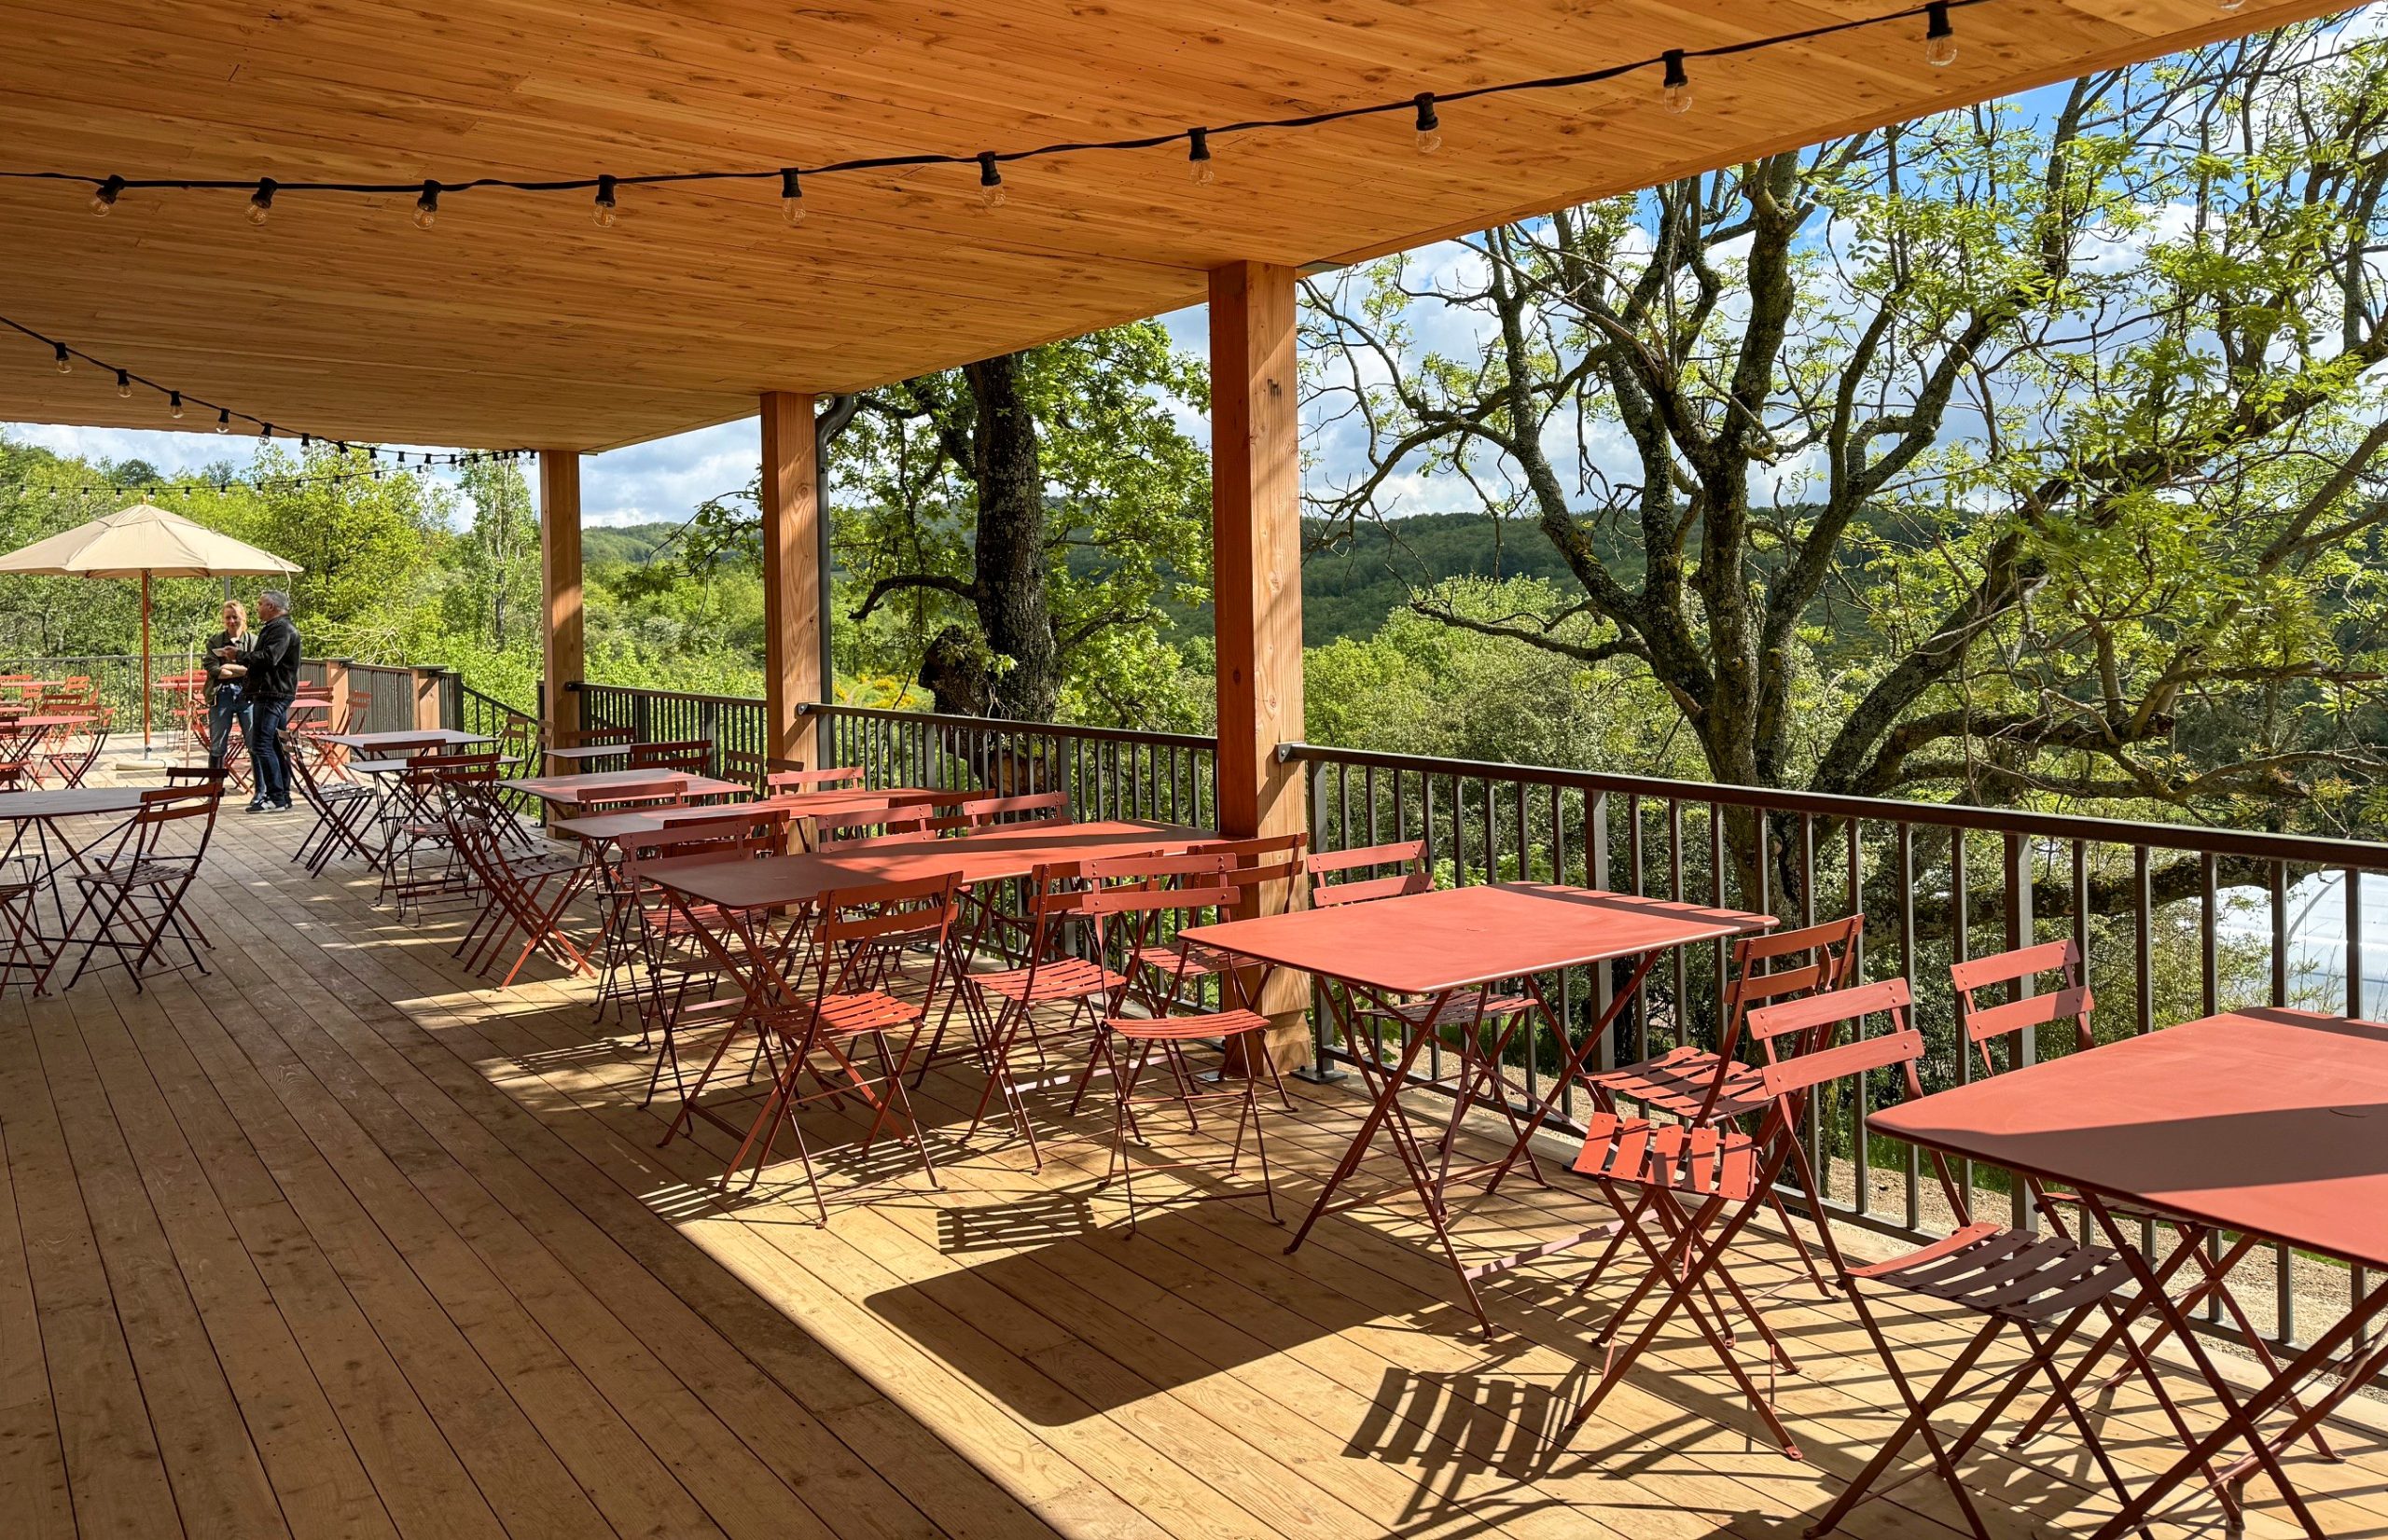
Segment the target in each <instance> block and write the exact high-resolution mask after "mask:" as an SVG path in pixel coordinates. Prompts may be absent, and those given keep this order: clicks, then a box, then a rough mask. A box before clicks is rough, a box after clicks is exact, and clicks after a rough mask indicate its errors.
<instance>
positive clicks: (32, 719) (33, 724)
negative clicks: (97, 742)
mask: <svg viewBox="0 0 2388 1540" xmlns="http://www.w3.org/2000/svg"><path fill="white" fill-rule="evenodd" d="M90 719H91V716H90V713H89V712H85V713H83V714H81V715H75V716H12V717H10V718H9V719H8V722H7V726H9V727H12V728H75V727H80V726H82V725H83V724H84V723H86V722H88V721H90Z"/></svg>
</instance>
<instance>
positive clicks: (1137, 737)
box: [796, 701, 1218, 749]
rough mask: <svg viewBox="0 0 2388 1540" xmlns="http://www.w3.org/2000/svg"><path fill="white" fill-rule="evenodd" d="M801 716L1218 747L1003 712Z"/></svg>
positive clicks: (801, 708)
mask: <svg viewBox="0 0 2388 1540" xmlns="http://www.w3.org/2000/svg"><path fill="white" fill-rule="evenodd" d="M796 709H797V713H798V715H802V716H846V717H857V718H860V719H862V720H864V721H871V722H902V723H906V724H919V725H923V726H927V727H939V728H964V729H965V730H968V731H973V732H1021V733H1030V734H1034V736H1036V737H1038V738H1082V739H1085V740H1087V741H1088V742H1097V743H1142V744H1145V745H1148V746H1151V747H1156V748H1165V749H1215V748H1216V747H1218V741H1217V740H1216V739H1214V738H1205V737H1203V736H1201V734H1199V733H1190V732H1146V731H1145V730H1143V729H1142V728H1090V727H1079V726H1076V725H1075V724H1073V723H1068V722H1021V721H1014V720H1012V719H1011V718H1009V717H1003V716H961V715H952V714H951V713H945V712H933V711H890V710H888V709H887V708H885V707H883V706H841V705H833V704H829V703H827V702H824V701H804V702H802V703H800V704H798V706H797V708H796Z"/></svg>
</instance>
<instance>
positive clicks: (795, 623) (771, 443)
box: [763, 391, 829, 764]
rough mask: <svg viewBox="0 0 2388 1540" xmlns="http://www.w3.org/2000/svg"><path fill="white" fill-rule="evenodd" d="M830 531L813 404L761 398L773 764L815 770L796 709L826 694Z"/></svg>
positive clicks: (807, 399)
mask: <svg viewBox="0 0 2388 1540" xmlns="http://www.w3.org/2000/svg"><path fill="white" fill-rule="evenodd" d="M827 530H828V526H827V525H826V523H825V522H824V521H823V519H822V513H821V478H820V467H819V465H818V463H817V460H816V456H815V451H814V438H813V429H812V396H810V395H796V394H794V393H792V392H789V391H767V392H765V393H764V395H763V719H764V722H765V724H766V728H765V730H766V732H767V733H768V735H769V741H768V742H767V743H766V745H765V752H766V753H768V754H769V755H770V756H771V757H772V758H774V759H789V760H796V759H801V760H803V761H804V762H806V763H807V764H812V763H815V762H817V760H818V759H819V756H818V755H817V754H814V753H812V752H811V751H810V748H809V746H808V743H807V739H808V737H809V736H810V735H809V734H808V732H807V730H806V722H805V719H804V718H803V717H801V716H799V715H797V707H798V706H799V705H802V704H804V703H805V702H807V701H826V700H827V699H828V687H829V631H828V625H827V620H828V615H829V606H828V603H827V590H828V569H827V565H826V562H825V561H824V559H823V554H822V553H823V552H824V550H825V549H826V540H825V538H824V536H825V535H826V534H827Z"/></svg>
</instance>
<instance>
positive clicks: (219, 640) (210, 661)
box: [207, 599, 257, 770]
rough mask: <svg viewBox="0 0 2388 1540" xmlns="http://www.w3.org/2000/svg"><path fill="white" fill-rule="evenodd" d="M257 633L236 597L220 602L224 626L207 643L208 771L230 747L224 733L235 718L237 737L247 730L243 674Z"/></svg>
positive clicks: (216, 767) (219, 766) (219, 763)
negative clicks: (222, 608) (250, 628)
mask: <svg viewBox="0 0 2388 1540" xmlns="http://www.w3.org/2000/svg"><path fill="white" fill-rule="evenodd" d="M256 645H257V633H256V632H255V631H251V630H249V612H248V611H247V610H245V609H243V607H242V606H241V602H240V601H239V600H237V599H227V600H225V601H224V629H223V630H222V631H217V632H216V633H215V635H214V636H212V637H210V638H208V642H207V765H208V768H209V769H210V770H222V769H223V768H224V756H225V755H226V754H227V753H228V752H229V749H230V747H231V743H230V740H229V738H228V737H227V736H226V735H227V734H229V732H230V731H231V730H232V723H233V722H234V720H235V719H237V720H238V721H239V722H240V724H241V736H242V737H243V738H244V739H245V738H246V737H247V736H248V733H249V701H248V687H247V686H246V685H245V684H243V679H244V678H245V677H246V676H247V674H248V672H249V669H248V659H249V654H250V652H251V651H252V650H253V649H254V648H255V647H256Z"/></svg>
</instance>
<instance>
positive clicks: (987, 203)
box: [979, 150, 1004, 209]
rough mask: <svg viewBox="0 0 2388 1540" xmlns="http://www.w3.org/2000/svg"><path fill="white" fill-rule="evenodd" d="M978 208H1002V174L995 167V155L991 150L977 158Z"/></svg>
mask: <svg viewBox="0 0 2388 1540" xmlns="http://www.w3.org/2000/svg"><path fill="white" fill-rule="evenodd" d="M1003 206H1004V173H1003V172H1002V171H1001V170H1000V169H999V168H997V166H996V165H995V155H994V151H993V150H988V151H985V152H983V153H981V154H980V155H979V207H980V208H982V209H999V208H1002V207H1003Z"/></svg>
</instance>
